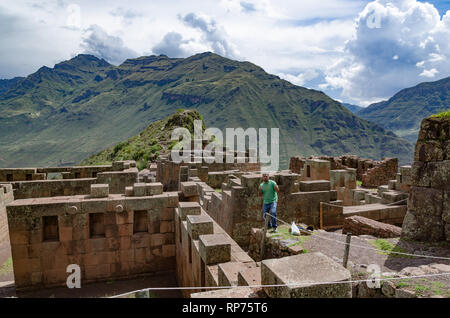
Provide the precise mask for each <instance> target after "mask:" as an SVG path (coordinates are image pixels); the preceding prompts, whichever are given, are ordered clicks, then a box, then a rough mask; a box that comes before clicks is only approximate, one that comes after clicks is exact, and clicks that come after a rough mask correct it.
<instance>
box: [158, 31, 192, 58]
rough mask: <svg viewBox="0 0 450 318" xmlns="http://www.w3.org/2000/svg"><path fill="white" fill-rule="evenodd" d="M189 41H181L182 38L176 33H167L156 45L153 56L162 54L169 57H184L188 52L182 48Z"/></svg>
mask: <svg viewBox="0 0 450 318" xmlns="http://www.w3.org/2000/svg"><path fill="white" fill-rule="evenodd" d="M188 42H189V41H187V40H183V36H182V35H181V34H180V33H177V32H169V33H167V34H166V35H165V36H164V38H163V39H162V40H161V42H159V43H158V44H156V45H155V46H154V47H153V49H152V51H153V53H154V54H164V55H167V56H169V57H186V56H188V55H189V52H187V50H186V49H185V48H183V46H184V45H185V44H187V43H188Z"/></svg>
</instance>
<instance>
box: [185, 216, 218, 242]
mask: <svg viewBox="0 0 450 318" xmlns="http://www.w3.org/2000/svg"><path fill="white" fill-rule="evenodd" d="M186 220H187V230H188V233H189V235H190V236H191V238H192V239H193V240H198V237H199V236H200V235H206V234H213V233H214V224H213V221H212V219H211V217H209V216H208V215H187V217H186Z"/></svg>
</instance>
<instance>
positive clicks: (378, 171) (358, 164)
mask: <svg viewBox="0 0 450 318" xmlns="http://www.w3.org/2000/svg"><path fill="white" fill-rule="evenodd" d="M313 158H315V159H320V160H327V161H329V162H330V164H331V166H330V169H331V170H341V169H346V168H352V169H356V179H357V180H361V181H363V186H365V187H377V186H380V185H383V184H387V183H388V182H389V180H392V179H395V178H396V174H397V170H398V159H397V158H385V159H383V160H381V161H375V160H372V159H363V158H360V157H358V156H348V155H344V156H340V157H331V156H312V157H310V158H308V159H313ZM308 159H307V158H304V157H299V156H297V157H291V159H290V162H289V169H290V170H291V171H292V172H294V173H301V170H302V169H304V166H305V164H306V163H307V160H308Z"/></svg>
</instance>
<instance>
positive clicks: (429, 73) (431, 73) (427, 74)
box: [419, 68, 439, 78]
mask: <svg viewBox="0 0 450 318" xmlns="http://www.w3.org/2000/svg"><path fill="white" fill-rule="evenodd" d="M438 73H439V71H438V70H437V69H435V68H432V69H431V70H423V72H422V73H420V74H419V76H424V77H429V78H433V77H435V76H436V74H438Z"/></svg>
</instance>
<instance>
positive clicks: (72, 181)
mask: <svg viewBox="0 0 450 318" xmlns="http://www.w3.org/2000/svg"><path fill="white" fill-rule="evenodd" d="M2 170H8V169H0V172H1V171H2ZM19 170H20V169H19ZM37 170H38V171H42V173H43V176H44V177H43V178H42V179H33V180H28V181H17V180H16V179H17V178H16V179H14V178H13V179H14V180H16V181H11V182H9V183H10V184H11V185H12V187H13V189H14V198H15V199H27V198H41V197H54V196H69V195H82V194H89V193H90V187H91V185H92V184H96V183H98V184H105V183H106V184H108V185H109V191H110V193H111V194H124V193H125V192H124V191H125V187H127V186H132V185H133V184H134V183H135V182H136V181H137V177H138V170H137V168H136V163H135V162H134V161H117V162H114V163H113V164H112V165H111V166H92V167H58V168H37ZM57 172H60V173H62V176H63V179H55V180H47V176H48V175H47V174H48V173H57ZM69 177H70V178H69ZM5 184H6V183H5Z"/></svg>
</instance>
